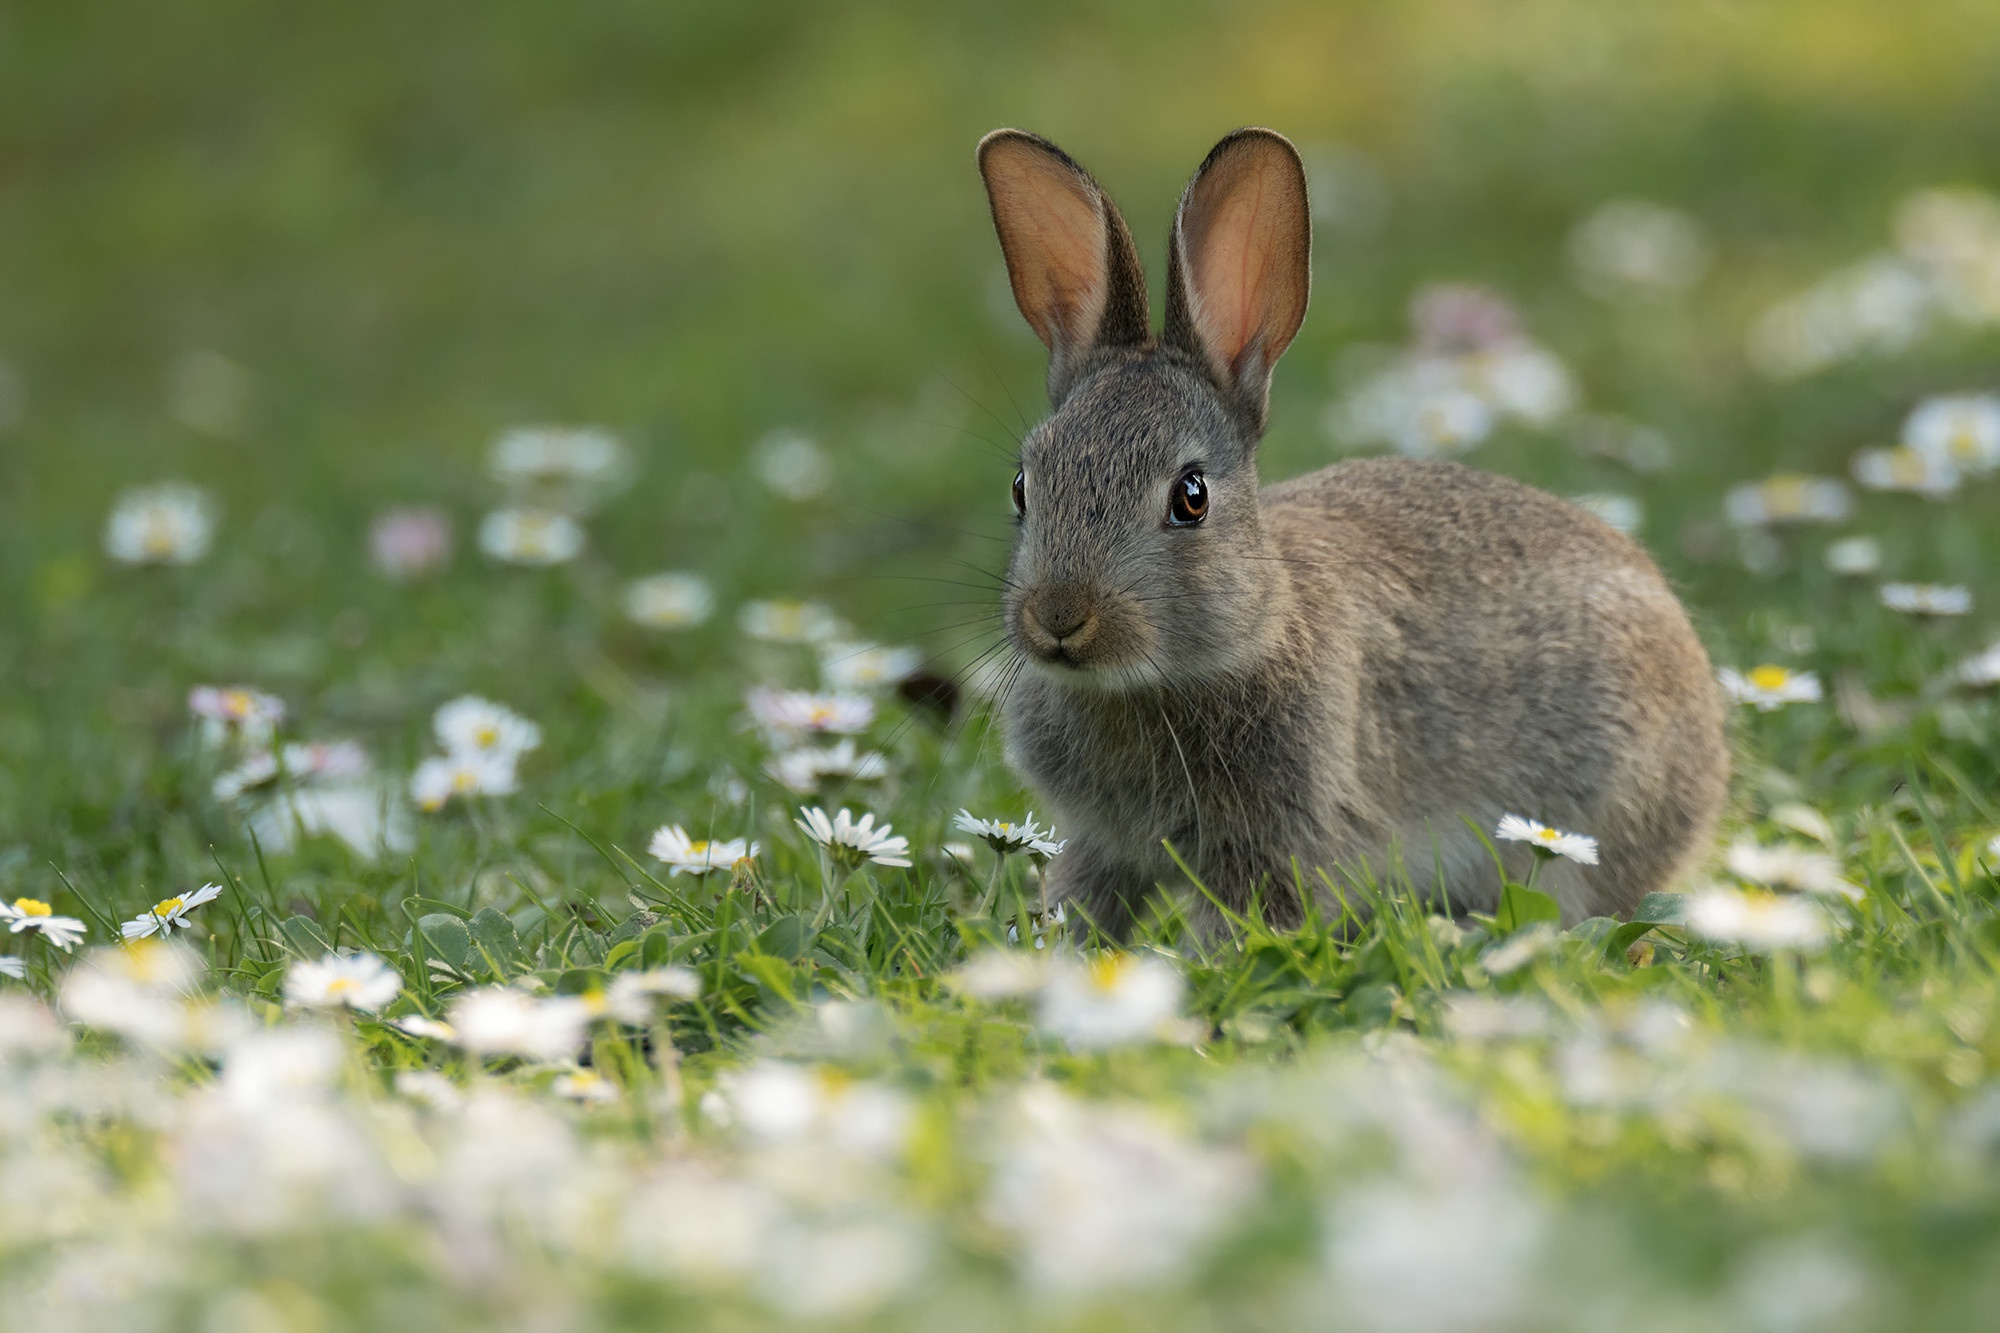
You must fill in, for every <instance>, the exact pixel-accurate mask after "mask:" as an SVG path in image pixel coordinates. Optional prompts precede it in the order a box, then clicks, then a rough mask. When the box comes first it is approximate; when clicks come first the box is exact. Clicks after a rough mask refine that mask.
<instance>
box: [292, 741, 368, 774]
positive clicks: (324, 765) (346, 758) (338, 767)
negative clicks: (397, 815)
mask: <svg viewBox="0 0 2000 1333" xmlns="http://www.w3.org/2000/svg"><path fill="white" fill-rule="evenodd" d="M283 755H284V758H283V766H284V770H285V776H286V777H288V778H290V779H292V780H293V781H294V782H346V781H350V780H352V779H354V778H360V777H366V776H367V774H368V752H367V751H366V750H364V749H362V748H361V745H360V743H359V742H358V741H300V742H294V743H292V744H289V745H287V746H285V748H284V752H283Z"/></svg>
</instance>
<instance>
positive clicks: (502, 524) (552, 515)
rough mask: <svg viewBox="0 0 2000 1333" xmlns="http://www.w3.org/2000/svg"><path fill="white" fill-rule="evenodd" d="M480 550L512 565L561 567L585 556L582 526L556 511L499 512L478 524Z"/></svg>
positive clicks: (508, 510)
mask: <svg viewBox="0 0 2000 1333" xmlns="http://www.w3.org/2000/svg"><path fill="white" fill-rule="evenodd" d="M479 549H480V550H481V551H484V552H485V553H486V554H487V556H488V557H490V558H491V559H494V560H498V561H501V562H502V563H504V564H509V565H560V564H563V563H565V562H567V561H570V560H574V559H576V558H577V556H579V555H581V554H582V553H583V525H582V524H581V523H579V522H577V521H576V520H575V519H574V518H572V517H570V516H569V515H568V514H565V513H563V512H561V511H560V510H556V509H496V510H494V511H493V512H492V513H490V514H488V515H487V516H486V517H485V518H483V519H481V520H480V521H479Z"/></svg>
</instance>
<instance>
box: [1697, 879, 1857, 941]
mask: <svg viewBox="0 0 2000 1333" xmlns="http://www.w3.org/2000/svg"><path fill="white" fill-rule="evenodd" d="M1685 923H1686V925H1687V928H1688V929H1689V930H1691V931H1693V932H1694V933H1695V934H1697V935H1700V936H1702V937H1704V938H1706V939H1711V940H1716V941H1719V942H1721V943H1725V944H1740V945H1742V946H1743V947H1744V948H1746V949H1751V950H1755V951H1757V952H1760V953H1761V952H1768V951H1771V950H1774V949H1799V950H1810V949H1817V948H1819V947H1820V946H1821V945H1823V944H1825V943H1826V941H1827V937H1828V936H1829V935H1830V934H1831V933H1832V926H1831V923H1830V922H1829V920H1828V918H1827V915H1826V911H1825V909H1823V908H1821V907H1820V906H1818V904H1816V903H1815V902H1814V901H1813V900H1812V899H1810V898H1796V897H1791V896H1788V895H1781V894H1775V893H1762V892H1758V893H1742V892H1739V891H1737V890H1735V889H1729V888H1722V887H1720V886H1717V887H1714V888H1709V889H1704V890H1702V891H1701V892H1699V893H1696V894H1694V895H1693V896H1691V897H1690V898H1689V899H1688V904H1687V914H1686V918H1685Z"/></svg>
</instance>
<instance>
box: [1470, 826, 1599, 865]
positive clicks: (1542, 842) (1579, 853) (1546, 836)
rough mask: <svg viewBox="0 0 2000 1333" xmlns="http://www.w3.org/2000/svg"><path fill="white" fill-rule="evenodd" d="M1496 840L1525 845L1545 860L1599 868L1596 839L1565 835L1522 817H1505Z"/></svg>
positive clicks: (1581, 835)
mask: <svg viewBox="0 0 2000 1333" xmlns="http://www.w3.org/2000/svg"><path fill="white" fill-rule="evenodd" d="M1493 836H1494V837H1496V838H1499V839H1500V840H1501V841H1502V842H1525V843H1527V844H1528V845H1529V846H1530V847H1533V848H1534V849H1535V850H1536V851H1537V852H1539V853H1541V854H1543V855H1545V856H1562V857H1567V858H1568V859H1570V860H1572V861H1575V862H1577V863H1578V864H1579V865H1586V866H1594V865H1596V864H1597V839H1595V838H1592V837H1587V836H1586V835H1584V834H1581V833H1565V832H1563V831H1562V830H1561V829H1554V828H1550V827H1549V826H1548V825H1547V824H1543V823H1539V822H1537V821H1535V820H1532V819H1523V818H1522V817H1521V816H1519V815H1502V816H1501V817H1500V826H1499V827H1498V828H1497V829H1495V830H1494V831H1493Z"/></svg>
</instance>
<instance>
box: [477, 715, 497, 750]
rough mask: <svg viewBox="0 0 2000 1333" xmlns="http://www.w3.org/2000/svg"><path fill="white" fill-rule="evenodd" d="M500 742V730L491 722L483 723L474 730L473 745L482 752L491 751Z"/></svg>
mask: <svg viewBox="0 0 2000 1333" xmlns="http://www.w3.org/2000/svg"><path fill="white" fill-rule="evenodd" d="M499 742H500V728H498V727H496V726H494V725H493V724H492V723H491V722H482V723H480V724H479V726H477V727H475V728H473V732H472V743H473V744H474V745H477V746H478V747H479V748H480V749H482V750H490V749H492V748H493V747H494V746H495V745H497V744H499Z"/></svg>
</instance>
